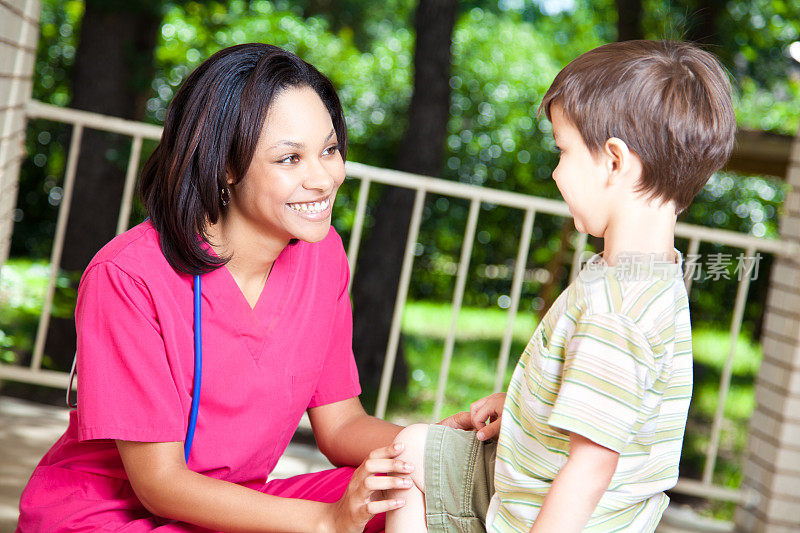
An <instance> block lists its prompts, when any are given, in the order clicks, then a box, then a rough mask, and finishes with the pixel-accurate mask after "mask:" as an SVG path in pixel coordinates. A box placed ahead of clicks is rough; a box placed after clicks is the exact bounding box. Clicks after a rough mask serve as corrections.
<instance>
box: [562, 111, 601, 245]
mask: <svg viewBox="0 0 800 533" xmlns="http://www.w3.org/2000/svg"><path fill="white" fill-rule="evenodd" d="M550 118H551V120H552V122H553V136H554V137H555V140H556V146H557V147H558V149H559V151H560V153H561V155H560V158H559V161H558V166H556V168H555V170H553V180H554V181H555V182H556V185H557V186H558V190H559V192H561V196H563V197H564V201H566V202H567V205H568V206H569V211H570V213H572V216H573V218H574V220H575V228H576V229H577V230H578V231H580V232H582V233H589V234H591V235H594V236H595V237H602V236H603V234H604V233H605V230H606V226H607V225H608V220H609V203H608V202H607V201H605V200H606V192H607V188H606V183H607V177H608V169H607V167H606V164H605V163H606V162H605V161H604V158H603V156H602V154H598V155H596V156H595V155H593V154H592V152H590V151H589V148H588V147H587V146H586V143H585V142H584V141H583V137H581V134H580V132H579V131H578V129H577V128H576V127H575V126H574V125H573V124H572V123H571V122H570V121H569V120H567V118H566V117H565V116H564V111H563V108H562V107H561V105H559V104H556V103H554V104H553V105H552V106H551V107H550Z"/></svg>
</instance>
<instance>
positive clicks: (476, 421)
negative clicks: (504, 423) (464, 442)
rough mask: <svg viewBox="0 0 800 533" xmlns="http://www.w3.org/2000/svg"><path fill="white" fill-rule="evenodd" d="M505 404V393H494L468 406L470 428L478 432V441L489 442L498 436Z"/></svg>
mask: <svg viewBox="0 0 800 533" xmlns="http://www.w3.org/2000/svg"><path fill="white" fill-rule="evenodd" d="M505 403H506V393H505V392H495V393H494V394H491V395H489V396H487V397H485V398H481V399H480V400H478V401H476V402H474V403H473V404H472V405H470V406H469V413H470V418H471V420H472V426H473V427H474V428H475V429H477V430H478V435H477V437H478V440H489V439H491V438H494V437H496V436H497V435H499V434H500V420H501V419H502V418H503V405H504V404H505ZM487 420H488V422H489V423H488V424H487V423H486V422H487Z"/></svg>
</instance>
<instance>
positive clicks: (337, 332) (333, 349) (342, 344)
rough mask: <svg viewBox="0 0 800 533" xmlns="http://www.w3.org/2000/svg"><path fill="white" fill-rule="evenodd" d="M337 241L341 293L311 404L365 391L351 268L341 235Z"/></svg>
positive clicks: (353, 395) (327, 402) (352, 395)
mask: <svg viewBox="0 0 800 533" xmlns="http://www.w3.org/2000/svg"><path fill="white" fill-rule="evenodd" d="M335 241H336V244H337V246H336V257H337V258H338V259H337V261H338V263H339V269H338V271H339V275H338V279H337V280H336V284H337V285H336V286H337V293H338V294H337V297H336V304H335V308H334V309H333V313H334V316H333V325H332V328H331V333H330V338H329V341H328V348H327V350H326V351H325V361H324V362H323V364H322V372H321V373H320V377H319V381H318V382H317V387H316V389H315V390H314V394H313V396H311V402H310V403H309V404H308V407H318V406H320V405H325V404H329V403H333V402H338V401H341V400H346V399H348V398H354V397H356V396H358V395H359V394H361V386H360V385H359V382H358V369H357V368H356V361H355V357H354V356H353V312H352V310H351V307H350V293H349V292H348V290H347V284H348V282H349V280H350V267H349V265H348V264H347V256H346V255H345V253H344V247H343V246H342V241H341V238H339V236H338V235H336V239H335Z"/></svg>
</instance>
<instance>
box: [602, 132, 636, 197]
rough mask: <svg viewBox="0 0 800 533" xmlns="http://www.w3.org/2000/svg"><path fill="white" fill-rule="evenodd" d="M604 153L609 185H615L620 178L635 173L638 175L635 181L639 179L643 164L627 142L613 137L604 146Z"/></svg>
mask: <svg viewBox="0 0 800 533" xmlns="http://www.w3.org/2000/svg"><path fill="white" fill-rule="evenodd" d="M603 152H604V154H605V156H606V165H607V168H606V169H607V170H608V184H609V185H612V184H614V183H615V182H616V181H617V180H618V179H620V178H623V177H626V176H629V175H630V174H631V172H634V171H635V172H636V174H637V175H636V176H635V179H636V180H638V179H639V174H641V162H640V161H639V158H638V157H637V156H636V154H634V153H633V152H631V150H630V148H628V145H627V144H626V143H625V141H623V140H622V139H620V138H618V137H611V138H610V139H608V140H607V141H606V142H605V144H604V145H603Z"/></svg>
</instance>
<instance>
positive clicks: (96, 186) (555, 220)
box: [0, 0, 800, 520]
mask: <svg viewBox="0 0 800 533" xmlns="http://www.w3.org/2000/svg"><path fill="white" fill-rule="evenodd" d="M4 1H5V0H3V2H4ZM0 3H2V2H0ZM635 38H647V39H660V38H667V39H676V40H691V41H694V42H697V43H699V44H701V45H702V46H703V47H704V48H705V49H707V50H709V51H711V52H713V53H714V54H716V55H717V56H718V57H719V59H720V60H721V61H722V63H723V64H724V65H725V67H726V68H727V69H728V71H729V72H730V75H731V80H732V83H733V86H734V102H735V109H736V116H737V122H738V126H739V133H738V142H737V147H736V150H735V153H734V157H733V158H732V159H731V162H730V163H729V165H728V167H726V168H725V169H724V170H723V171H721V172H719V173H717V174H715V175H714V176H713V177H712V178H711V180H710V181H709V183H708V185H707V186H706V187H705V189H704V190H703V191H702V192H701V194H700V195H699V196H698V198H697V199H696V200H695V202H694V203H693V204H692V206H691V207H690V208H689V209H688V210H687V211H686V212H684V213H683V214H682V215H681V217H680V220H681V221H682V222H686V223H691V224H697V225H701V226H711V227H715V228H723V229H728V230H731V231H735V232H738V233H742V234H747V235H750V236H753V237H758V238H766V239H773V238H777V237H778V233H779V232H778V227H779V226H778V221H779V217H780V216H781V214H782V212H783V211H782V206H783V203H784V199H785V196H786V194H787V192H788V191H789V188H788V186H787V185H786V181H785V178H786V174H787V167H788V165H789V154H790V149H791V143H792V136H794V134H795V133H796V132H797V129H798V123H799V122H800V63H798V61H800V42H798V41H800V2H798V0H752V1H751V0H671V1H654V0H616V2H615V1H612V0H598V1H588V0H500V1H481V0H470V1H466V0H465V1H460V2H457V1H455V0H439V1H433V0H419V1H417V0H386V1H382V2H373V1H362V0H338V1H337V0H299V1H288V0H277V1H274V2H269V1H266V0H257V1H252V2H244V1H239V0H231V1H228V2H225V1H208V2H196V1H158V0H84V1H81V0H66V1H56V0H42V1H41V14H40V19H39V38H38V44H37V45H36V49H35V65H34V74H33V79H32V95H33V98H34V99H36V100H38V101H40V102H43V103H48V104H53V105H56V106H64V107H71V108H74V109H81V110H86V111H91V112H95V113H102V114H104V115H111V116H115V117H120V118H125V119H130V120H136V121H142V122H145V123H150V124H155V125H160V124H162V122H163V120H164V117H165V113H166V109H167V106H168V104H169V102H170V99H171V98H172V96H173V95H174V93H175V91H176V90H177V88H178V87H179V86H180V84H181V82H182V81H183V80H184V78H185V77H186V76H187V74H188V73H189V72H191V71H192V69H194V68H195V67H196V66H197V65H199V64H200V63H201V62H202V61H203V60H204V59H206V58H207V57H208V56H209V55H211V54H212V53H214V52H215V51H217V50H219V49H221V48H224V47H227V46H231V45H234V44H237V43H243V42H251V41H257V42H267V43H272V44H275V45H278V46H281V47H284V48H286V49H288V50H291V51H293V52H295V53H297V54H298V55H299V56H300V57H302V58H303V59H305V60H307V61H308V62H310V63H312V64H313V65H315V66H316V67H317V68H318V69H319V70H320V71H322V72H323V73H325V74H326V75H327V76H328V77H330V78H331V80H332V81H333V82H334V85H335V86H336V87H337V88H338V90H339V95H340V97H341V99H342V103H343V106H344V109H345V114H346V117H347V124H348V131H349V142H350V145H349V153H348V159H349V160H350V161H355V162H358V163H364V164H368V165H373V166H376V167H382V168H389V169H397V170H402V171H406V172H412V173H415V174H422V175H428V176H436V177H439V178H443V179H445V180H450V181H453V182H461V183H465V184H470V185H478V186H484V187H489V188H492V189H500V190H505V191H512V192H516V193H524V194H529V195H535V196H537V197H542V198H547V199H559V195H558V191H557V189H556V187H555V184H554V183H553V182H552V179H551V178H550V173H551V170H552V168H553V167H554V166H555V164H556V160H557V156H556V154H555V149H554V142H553V139H552V136H551V126H550V124H549V122H548V121H547V120H546V119H545V118H544V117H543V116H542V117H539V116H538V115H537V108H538V105H539V102H540V101H541V98H542V96H543V94H544V92H545V91H546V89H547V87H548V86H549V84H550V83H551V81H552V80H553V77H554V76H555V74H556V73H557V72H558V70H559V69H560V68H562V67H563V66H564V65H565V64H566V63H567V62H569V61H570V60H571V59H572V58H574V57H575V56H577V55H579V54H580V53H582V52H585V51H587V50H589V49H591V48H594V47H596V46H599V45H601V44H604V43H607V42H611V41H615V40H627V39H635ZM25 131H26V133H25V136H26V140H25V149H26V152H27V156H26V157H25V159H24V160H23V162H22V164H21V168H20V173H19V191H18V195H17V203H16V207H15V208H14V210H13V212H12V216H13V220H14V228H13V233H12V238H11V243H10V252H9V258H8V260H7V261H6V262H5V264H3V266H2V270H1V271H0V360H2V364H5V365H25V364H28V363H29V362H30V360H31V353H32V350H33V342H34V338H35V337H36V328H37V325H38V323H39V317H40V313H41V309H42V302H43V301H44V293H45V292H46V286H47V282H48V275H49V271H50V266H51V265H50V257H51V249H52V247H53V236H54V234H55V230H56V220H57V215H58V210H59V207H60V204H61V202H62V199H63V197H64V189H63V176H64V174H65V169H66V164H67V157H68V150H69V146H70V138H71V132H72V129H71V127H70V126H69V125H67V124H62V123H54V122H53V121H52V120H47V119H36V118H34V119H31V120H30V121H29V122H28V125H27V129H26V130H25ZM154 146H155V141H152V140H147V139H145V140H144V143H143V145H142V149H141V153H140V155H139V162H140V163H141V162H143V161H144V159H146V157H147V155H149V153H150V152H151V151H152V149H153V147H154ZM82 147H83V148H82V150H81V152H80V157H79V158H78V161H77V173H76V182H75V190H74V193H73V196H72V207H71V210H70V215H69V223H68V224H67V226H66V234H65V241H64V248H63V254H62V256H61V260H60V265H59V266H60V270H59V271H58V276H57V283H56V290H55V294H54V299H53V309H52V313H53V316H52V319H51V320H50V323H49V326H48V331H47V336H46V342H45V346H44V356H43V358H42V367H43V368H45V369H50V370H60V371H68V370H69V368H70V363H71V361H72V356H73V354H74V350H75V340H74V336H75V332H74V324H73V322H72V310H73V306H74V300H75V295H76V288H77V281H78V280H79V278H80V275H81V272H82V270H83V268H84V267H85V266H86V264H87V263H88V262H89V260H90V259H91V257H92V255H93V254H94V253H95V252H96V251H97V250H98V249H99V248H100V247H101V246H102V245H103V244H105V243H106V242H107V241H108V240H110V239H111V238H113V236H114V234H115V228H116V224H117V217H118V215H119V198H120V196H121V195H122V191H123V185H124V181H125V173H126V167H127V165H128V161H129V158H130V157H131V143H130V141H129V139H128V138H126V137H124V136H121V135H116V134H111V133H106V132H101V131H97V130H86V131H85V132H84V134H83V138H82ZM357 185H358V184H357V183H355V181H353V182H347V183H345V185H344V186H343V188H342V191H341V193H340V195H339V197H338V200H337V207H336V211H335V213H334V225H335V226H336V228H337V229H338V230H339V232H340V233H341V234H342V236H343V238H344V240H345V242H348V238H349V235H350V232H351V230H352V228H353V225H354V218H355V217H354V211H355V206H356V202H357V199H358V195H357V192H358V189H357ZM369 195H370V200H369V202H368V204H367V207H366V217H365V219H364V225H365V226H364V235H365V237H364V239H363V242H362V244H361V249H360V252H359V261H358V265H357V267H356V269H355V270H356V271H357V273H358V275H357V276H355V278H354V279H355V281H354V285H353V291H352V293H353V302H354V312H355V338H354V344H355V350H356V356H357V360H358V364H359V370H360V375H361V379H362V385H363V387H364V391H365V392H364V396H363V400H364V403H365V404H366V406H367V408H368V409H370V408H371V406H373V405H374V404H375V400H376V396H377V389H378V383H379V380H380V375H381V370H382V367H383V361H384V356H385V354H386V344H387V338H388V336H389V329H390V323H391V317H392V312H393V309H394V297H393V296H392V295H394V294H395V293H396V292H397V289H398V280H399V278H400V268H401V263H402V259H403V250H404V248H405V245H406V235H407V231H408V225H409V220H410V219H411V207H412V203H413V201H414V192H413V190H406V189H401V188H396V187H389V186H384V185H381V184H375V185H373V186H372V187H371V188H370V191H369ZM468 210H469V202H468V201H466V200H461V199H458V198H453V197H449V196H447V195H441V196H440V195H435V194H431V195H428V197H427V198H426V201H425V204H424V208H423V212H422V219H421V229H420V233H419V236H418V239H417V241H416V244H415V248H414V263H413V274H412V276H411V284H410V286H409V291H408V302H407V304H406V306H405V308H404V311H403V317H402V338H401V341H400V345H399V350H398V358H397V365H396V366H395V371H394V375H393V386H392V389H391V394H390V397H389V402H388V411H387V415H386V416H387V417H389V418H393V419H396V420H400V421H406V422H407V421H413V420H424V419H427V418H429V417H430V416H431V413H432V412H433V409H434V407H433V404H434V401H435V399H434V389H435V386H436V383H437V380H438V379H439V372H440V364H441V361H442V350H443V346H444V343H445V337H446V334H447V331H448V327H449V324H450V320H451V300H452V299H453V293H454V284H455V276H456V273H457V270H458V266H459V255H460V253H461V245H462V241H463V234H464V225H465V221H466V220H467V216H468ZM523 216H524V213H523V212H522V211H520V210H510V209H506V208H502V207H499V206H493V205H491V204H486V203H484V204H483V206H482V209H481V212H480V225H479V227H478V230H477V232H476V233H475V246H474V248H473V249H472V255H471V261H470V263H469V271H468V274H467V277H468V279H469V282H468V283H467V284H466V289H465V291H464V294H463V308H462V309H461V311H460V313H459V314H458V326H457V333H456V340H455V345H454V349H453V360H452V364H451V366H450V377H449V381H448V382H447V385H446V391H445V394H444V406H443V413H444V414H448V413H451V412H454V411H457V410H462V409H464V408H466V407H467V406H468V405H469V403H470V402H471V401H473V400H475V399H477V398H479V397H482V396H484V395H486V394H488V393H490V392H492V390H493V384H494V381H495V377H494V372H495V368H496V366H497V357H498V350H499V349H500V344H501V340H500V339H501V337H502V336H503V332H504V330H505V328H506V316H507V313H508V309H509V307H510V306H511V304H512V298H511V297H510V293H511V286H512V274H513V271H514V260H513V259H514V256H515V254H516V251H517V247H518V245H519V236H518V235H519V228H520V227H522V224H523ZM143 218H144V214H143V211H142V210H141V207H140V205H139V204H138V201H136V202H134V206H133V209H132V211H131V213H130V220H129V223H130V224H135V223H138V222H140V221H141V220H142V219H143ZM576 238H577V236H576V234H575V232H574V227H573V225H572V221H571V219H569V218H567V217H564V216H558V215H541V216H539V215H537V217H536V223H535V225H534V227H533V230H532V241H531V250H530V255H529V258H528V262H527V265H526V270H525V275H524V281H523V283H522V288H521V293H520V300H519V306H518V309H519V312H518V314H517V315H516V319H515V320H514V323H513V335H512V344H511V349H510V353H511V361H510V363H509V370H508V375H509V376H510V371H511V369H513V365H514V363H515V361H516V358H517V356H518V354H519V353H520V352H521V351H522V349H523V347H524V345H525V343H526V342H527V340H528V337H529V335H530V334H531V333H532V331H533V329H534V328H535V325H536V323H537V321H538V319H539V318H540V317H541V316H542V315H543V314H544V312H546V310H547V308H548V307H549V305H550V304H551V303H552V301H553V299H554V298H555V297H556V296H557V295H558V293H559V292H560V291H561V290H563V288H564V287H565V286H566V284H567V283H568V282H569V274H570V263H571V260H572V255H571V254H572V250H573V249H574V248H575V240H576ZM677 244H678V247H679V248H680V249H681V250H683V251H684V252H686V249H687V241H686V240H681V239H679V240H678V243H677ZM586 246H587V248H588V249H590V250H591V249H598V247H599V246H600V243H599V242H596V241H595V240H593V239H589V241H588V243H587V244H586ZM697 252H698V253H699V254H701V255H702V256H704V257H709V256H711V255H713V254H722V255H723V256H725V254H729V255H730V257H729V259H730V261H729V262H728V263H726V264H725V266H724V269H723V270H724V273H725V275H717V276H706V275H700V276H698V277H697V279H695V280H694V281H693V284H694V285H693V290H692V292H691V293H690V294H691V309H692V321H693V326H694V350H695V360H696V365H695V381H696V388H695V395H694V399H693V402H692V407H691V413H690V422H689V426H688V429H687V438H686V445H685V451H684V457H683V459H682V464H681V475H682V476H686V477H689V478H694V477H699V476H700V474H701V472H702V470H703V464H704V461H705V452H706V449H707V448H708V445H709V432H708V427H709V425H710V424H711V421H712V419H713V418H714V413H715V410H716V409H717V399H718V395H719V384H720V377H721V375H722V374H723V370H724V365H725V361H726V358H727V356H728V353H729V351H730V350H729V348H730V342H729V336H730V332H731V322H732V319H733V313H734V305H733V302H734V300H735V298H736V294H737V288H738V287H739V284H738V283H737V277H736V274H737V270H736V268H737V263H736V258H737V255H736V254H738V253H740V252H741V250H736V249H732V248H730V247H728V246H724V245H721V244H719V243H715V242H706V241H704V242H702V243H701V244H700V246H699V249H698V250H697ZM772 261H773V257H772V256H771V255H768V254H767V255H764V256H763V257H762V260H761V262H760V264H759V274H758V275H757V276H755V277H754V279H753V280H752V281H751V282H750V287H749V292H748V293H747V305H746V307H744V311H743V313H744V314H743V318H742V321H741V328H740V330H739V331H738V332H737V333H738V335H736V339H735V341H734V347H733V349H732V353H733V356H732V362H731V365H732V366H731V370H730V372H731V374H730V387H729V390H728V392H727V401H726V402H725V405H724V422H723V425H722V428H721V433H720V437H719V440H720V442H719V457H718V460H717V465H716V468H713V469H712V470H713V481H714V483H715V484H717V485H720V486H724V487H730V488H737V487H739V485H740V483H741V480H742V475H743V474H742V464H743V461H744V454H745V449H746V444H747V427H748V421H749V419H750V416H751V414H752V412H753V409H754V406H755V395H754V380H755V376H756V373H757V372H758V369H759V365H760V362H761V358H762V348H761V336H762V329H763V315H764V310H765V307H764V306H765V301H766V298H767V292H768V289H769V283H770V276H769V273H770V271H771V266H772ZM506 379H507V377H506ZM0 392H1V393H2V394H4V395H9V396H16V397H19V398H26V399H32V400H35V401H38V402H44V403H48V402H49V403H60V402H63V392H61V391H58V390H56V389H54V388H48V387H42V386H37V385H33V384H30V383H22V382H15V381H4V382H2V389H0ZM676 497H677V498H678V501H686V502H687V503H690V504H692V506H693V507H694V509H695V510H697V511H698V512H700V513H703V514H705V515H708V516H711V517H714V518H718V519H725V520H730V519H732V517H733V512H734V508H735V504H734V503H731V502H724V501H717V500H706V499H695V498H691V497H689V496H681V495H677V496H676Z"/></svg>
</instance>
